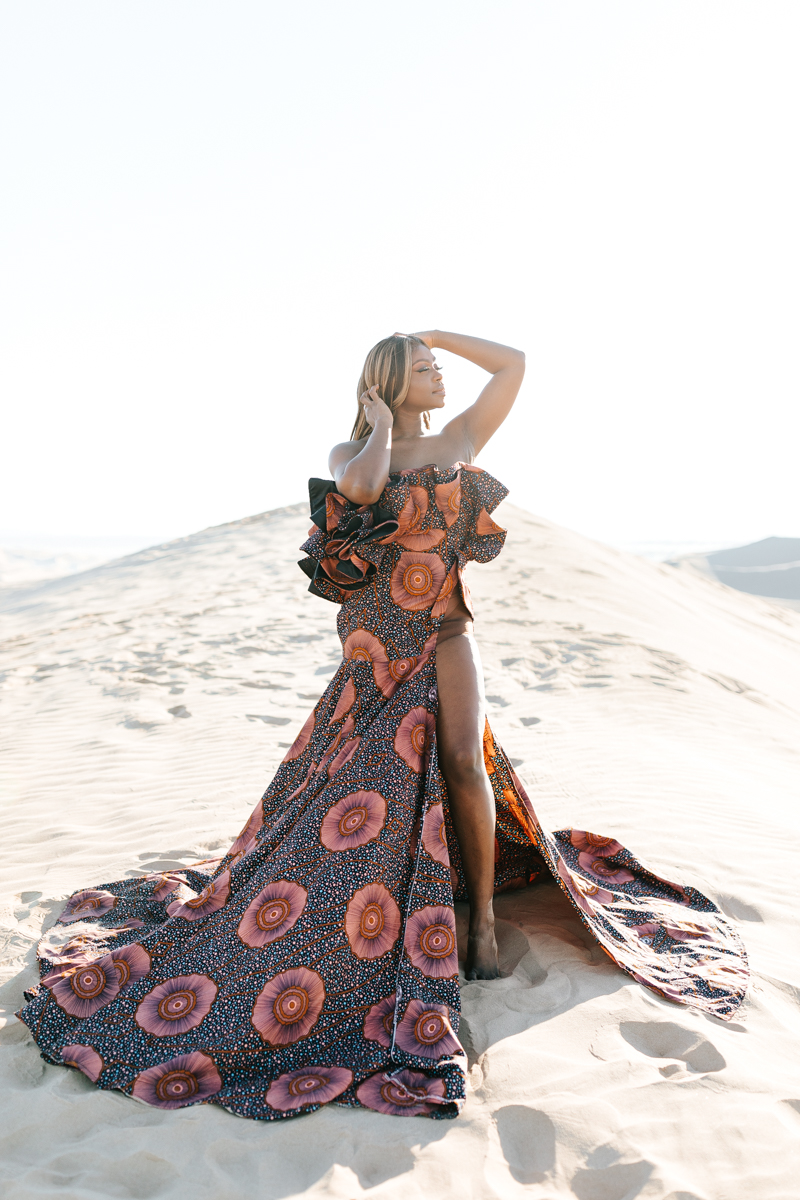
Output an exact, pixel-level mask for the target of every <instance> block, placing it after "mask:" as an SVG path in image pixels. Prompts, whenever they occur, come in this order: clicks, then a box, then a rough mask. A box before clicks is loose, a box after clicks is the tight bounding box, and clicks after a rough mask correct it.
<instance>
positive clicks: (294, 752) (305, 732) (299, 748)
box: [283, 709, 317, 763]
mask: <svg viewBox="0 0 800 1200" xmlns="http://www.w3.org/2000/svg"><path fill="white" fill-rule="evenodd" d="M316 719H317V718H316V714H315V713H314V711H313V709H312V711H311V712H310V713H309V714H308V716H307V717H306V721H305V724H304V725H303V728H302V729H301V730H300V732H299V733H298V735H297V737H296V738H295V739H294V741H293V742H292V744H291V746H290V747H289V749H288V750H287V751H286V754H285V755H284V757H283V761H284V762H285V763H287V762H293V761H294V760H295V759H296V758H299V757H300V755H301V754H302V753H303V751H304V750H305V748H306V746H307V745H308V743H309V742H310V741H311V735H312V733H313V732H314V725H315V723H316Z"/></svg>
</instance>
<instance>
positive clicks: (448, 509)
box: [434, 471, 461, 528]
mask: <svg viewBox="0 0 800 1200" xmlns="http://www.w3.org/2000/svg"><path fill="white" fill-rule="evenodd" d="M434 494H435V496H436V507H437V508H438V509H439V512H440V513H441V514H442V516H443V517H444V523H445V525H447V527H448V528H449V527H450V526H451V525H452V524H453V522H454V521H457V520H458V514H459V513H460V511H461V472H460V471H458V472H457V473H456V477H455V479H454V480H453V481H452V483H437V485H436V487H435V488H434Z"/></svg>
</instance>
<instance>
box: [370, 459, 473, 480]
mask: <svg viewBox="0 0 800 1200" xmlns="http://www.w3.org/2000/svg"><path fill="white" fill-rule="evenodd" d="M456 467H467V468H469V469H471V470H473V471H482V470H483V467H476V466H475V464H474V463H465V462H454V463H451V464H450V466H449V467H437V465H436V463H425V465H424V466H423V467H406V469H405V470H404V471H390V472H389V478H390V479H391V478H392V476H393V475H399V476H401V477H402V476H403V475H419V473H420V472H421V471H436V472H437V473H438V474H439V475H446V474H447V472H448V471H455V469H456Z"/></svg>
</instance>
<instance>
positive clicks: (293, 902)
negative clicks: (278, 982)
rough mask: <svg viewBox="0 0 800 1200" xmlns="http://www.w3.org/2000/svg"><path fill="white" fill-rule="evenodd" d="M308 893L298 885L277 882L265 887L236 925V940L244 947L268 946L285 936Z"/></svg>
mask: <svg viewBox="0 0 800 1200" xmlns="http://www.w3.org/2000/svg"><path fill="white" fill-rule="evenodd" d="M307 900H308V892H307V891H306V889H305V888H304V887H301V886H300V884H299V883H291V882H290V881H289V880H288V879H278V880H276V881H275V883H268V884H267V886H266V887H265V888H263V889H262V890H261V891H260V892H259V893H258V895H257V896H256V898H255V900H253V902H252V903H251V904H250V906H249V908H248V909H247V910H246V912H245V914H244V916H243V917H242V919H241V921H240V922H239V930H238V932H239V937H240V938H241V939H242V941H243V942H244V944H245V945H246V946H254V947H260V946H268V945H269V944H270V943H271V942H277V940H278V939H279V938H282V937H283V936H284V934H287V933H288V932H289V930H290V929H292V928H293V927H294V926H295V925H296V924H297V922H298V920H299V919H300V916H301V915H302V912H303V909H304V908H305V906H306V901H307Z"/></svg>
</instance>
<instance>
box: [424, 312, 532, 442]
mask: <svg viewBox="0 0 800 1200" xmlns="http://www.w3.org/2000/svg"><path fill="white" fill-rule="evenodd" d="M416 336H417V337H418V338H420V339H421V340H422V341H423V342H425V343H426V345H427V346H428V347H429V349H431V350H433V349H434V348H435V347H438V348H439V349H441V350H449V351H450V352H451V353H452V354H458V355H459V357H460V358H466V359H469V361H470V362H474V363H475V364H476V366H478V367H483V369H484V371H489V372H490V374H491V376H492V378H491V379H490V380H489V382H488V383H487V384H486V387H485V388H484V389H483V391H482V392H481V394H480V396H478V399H477V400H476V401H475V403H474V404H471V405H470V407H469V408H468V409H466V410H465V411H464V412H463V413H459V415H458V416H457V417H454V418H453V420H452V421H448V423H447V425H446V426H445V427H444V429H443V430H442V434H443V435H445V436H448V435H455V436H456V437H457V438H461V437H462V436H463V437H464V438H465V439H466V441H467V443H468V444H469V445H471V446H472V452H473V454H478V453H479V452H480V451H481V450H482V449H483V447H484V446H485V445H486V443H487V442H488V441H489V438H490V437H491V436H492V434H493V433H495V432H496V430H497V429H499V427H500V426H501V425H502V424H503V421H505V419H506V417H507V416H508V414H509V413H510V412H511V406H512V405H513V403H514V401H515V400H516V398H517V392H518V391H519V389H520V385H521V384H522V379H523V376H524V375H525V355H524V354H523V352H522V351H521V350H515V349H514V348H513V347H512V346H503V345H501V344H500V343H499V342H487V341H486V340H485V339H484V338H477V337H468V336H467V335H466V334H465V333H447V332H446V331H444V330H442V329H429V330H426V331H425V332H424V333H418V334H416Z"/></svg>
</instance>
